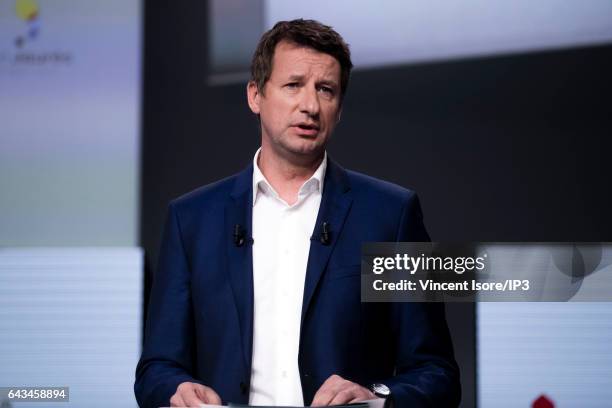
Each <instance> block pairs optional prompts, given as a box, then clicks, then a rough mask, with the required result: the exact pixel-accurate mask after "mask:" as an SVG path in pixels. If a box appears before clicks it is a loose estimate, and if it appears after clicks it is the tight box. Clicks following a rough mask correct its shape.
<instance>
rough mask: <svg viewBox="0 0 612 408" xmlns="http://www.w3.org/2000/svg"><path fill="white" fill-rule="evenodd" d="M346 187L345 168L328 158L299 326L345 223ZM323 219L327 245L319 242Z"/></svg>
mask: <svg viewBox="0 0 612 408" xmlns="http://www.w3.org/2000/svg"><path fill="white" fill-rule="evenodd" d="M349 190H350V186H349V183H348V180H347V176H346V171H345V170H344V169H343V168H342V167H340V166H339V165H338V164H337V163H335V162H334V161H332V160H331V158H329V157H328V163H327V170H326V173H325V183H324V185H323V197H321V205H320V207H319V213H318V215H317V222H316V224H315V228H314V231H313V235H312V237H311V238H310V252H309V255H308V266H307V267H306V282H305V284H304V299H303V302H302V318H301V324H302V325H303V324H304V319H305V317H306V314H307V312H308V307H309V306H310V302H311V300H312V297H313V295H314V293H315V290H316V288H317V285H318V284H319V281H320V279H321V275H322V274H323V271H324V270H325V267H326V266H327V262H328V260H329V257H330V255H331V253H332V251H333V250H334V247H335V245H336V242H337V240H338V237H339V236H340V232H341V231H342V228H343V226H344V220H345V219H346V216H347V214H348V211H349V209H350V207H351V203H352V198H351V196H350V194H349ZM324 222H327V223H328V224H329V229H330V233H331V234H330V238H331V239H330V242H329V244H328V245H325V244H323V243H321V240H320V237H321V232H322V225H323V223H324Z"/></svg>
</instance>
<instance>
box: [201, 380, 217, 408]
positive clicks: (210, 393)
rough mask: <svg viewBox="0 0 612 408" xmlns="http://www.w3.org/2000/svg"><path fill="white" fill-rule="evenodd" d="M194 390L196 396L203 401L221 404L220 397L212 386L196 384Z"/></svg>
mask: <svg viewBox="0 0 612 408" xmlns="http://www.w3.org/2000/svg"><path fill="white" fill-rule="evenodd" d="M195 390H196V394H197V395H198V397H199V398H200V399H202V400H203V401H204V403H206V404H212V405H221V397H220V396H219V394H217V393H216V392H215V390H213V389H212V388H210V387H207V386H205V385H201V384H197V386H196V389H195Z"/></svg>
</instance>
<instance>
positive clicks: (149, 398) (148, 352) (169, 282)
mask: <svg viewBox="0 0 612 408" xmlns="http://www.w3.org/2000/svg"><path fill="white" fill-rule="evenodd" d="M189 282H190V271H189V264H188V260H187V258H186V255H185V250H184V248H183V243H182V237H181V228H180V225H179V220H178V215H177V214H176V210H175V208H174V206H173V205H172V204H171V205H170V206H169V209H168V215H167V218H166V224H165V228H164V234H163V239H162V244H161V250H160V256H159V262H158V267H157V272H156V274H155V276H154V279H153V286H152V289H151V297H150V301H149V312H148V317H147V321H146V329H145V341H144V347H143V352H142V356H141V358H140V361H139V362H138V366H137V367H136V382H135V384H134V392H135V394H136V400H137V401H138V404H139V406H141V407H160V406H169V405H170V402H169V400H170V397H171V396H172V395H173V394H174V393H175V392H176V388H177V386H178V385H179V384H180V383H182V382H185V381H190V382H199V381H196V380H195V379H194V378H193V377H192V374H191V373H192V372H193V357H194V352H193V339H194V326H193V315H192V306H191V288H190V283H189Z"/></svg>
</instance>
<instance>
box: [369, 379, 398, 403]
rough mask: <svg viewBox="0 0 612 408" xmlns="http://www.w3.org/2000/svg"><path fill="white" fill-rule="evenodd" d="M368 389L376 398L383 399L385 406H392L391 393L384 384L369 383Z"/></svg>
mask: <svg viewBox="0 0 612 408" xmlns="http://www.w3.org/2000/svg"><path fill="white" fill-rule="evenodd" d="M370 391H372V393H373V394H374V395H376V396H377V397H378V398H383V399H384V400H385V408H392V407H393V398H392V395H391V390H390V389H389V387H387V386H386V385H385V384H381V383H374V384H372V385H370Z"/></svg>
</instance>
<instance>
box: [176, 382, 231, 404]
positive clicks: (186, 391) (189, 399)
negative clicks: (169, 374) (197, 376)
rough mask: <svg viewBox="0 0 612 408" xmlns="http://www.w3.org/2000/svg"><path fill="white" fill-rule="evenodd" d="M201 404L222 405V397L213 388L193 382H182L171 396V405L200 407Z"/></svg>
mask: <svg viewBox="0 0 612 408" xmlns="http://www.w3.org/2000/svg"><path fill="white" fill-rule="evenodd" d="M200 404H213V405H221V398H219V395H218V394H217V393H216V392H215V390H213V389H212V388H210V387H207V386H205V385H202V384H198V383H192V382H184V383H180V384H179V386H178V387H176V392H175V393H174V395H173V396H172V397H170V406H171V407H199V406H200Z"/></svg>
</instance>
